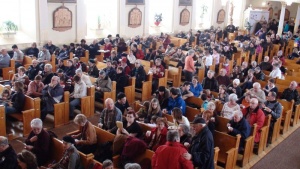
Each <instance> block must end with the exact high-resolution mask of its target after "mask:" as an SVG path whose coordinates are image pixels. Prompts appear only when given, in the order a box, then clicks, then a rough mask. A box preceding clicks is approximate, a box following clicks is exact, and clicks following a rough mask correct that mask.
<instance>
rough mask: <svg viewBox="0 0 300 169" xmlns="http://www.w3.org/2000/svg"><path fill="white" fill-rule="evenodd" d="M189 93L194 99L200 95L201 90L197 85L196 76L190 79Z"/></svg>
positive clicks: (200, 86)
mask: <svg viewBox="0 0 300 169" xmlns="http://www.w3.org/2000/svg"><path fill="white" fill-rule="evenodd" d="M190 91H191V92H192V93H193V94H194V96H195V97H199V96H200V95H201V94H202V91H203V88H202V85H201V84H200V83H199V81H198V77H197V76H194V77H193V79H192V83H191V88H190Z"/></svg>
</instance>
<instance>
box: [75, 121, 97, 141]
mask: <svg viewBox="0 0 300 169" xmlns="http://www.w3.org/2000/svg"><path fill="white" fill-rule="evenodd" d="M79 131H80V133H79V134H78V135H77V136H76V138H80V140H79V142H78V144H81V145H87V144H88V145H92V144H96V143H97V135H96V130H95V128H94V126H93V124H92V123H91V122H89V121H88V122H87V123H86V124H85V125H84V126H80V127H79Z"/></svg>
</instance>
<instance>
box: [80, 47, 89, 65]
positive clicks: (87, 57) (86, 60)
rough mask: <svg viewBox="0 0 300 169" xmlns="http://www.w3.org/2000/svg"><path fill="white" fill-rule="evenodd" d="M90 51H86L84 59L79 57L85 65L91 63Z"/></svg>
mask: <svg viewBox="0 0 300 169" xmlns="http://www.w3.org/2000/svg"><path fill="white" fill-rule="evenodd" d="M89 55H90V54H89V50H85V52H84V57H79V59H80V61H81V62H83V63H87V62H88V61H89Z"/></svg>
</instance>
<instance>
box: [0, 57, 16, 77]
mask: <svg viewBox="0 0 300 169" xmlns="http://www.w3.org/2000/svg"><path fill="white" fill-rule="evenodd" d="M13 74H15V60H13V59H10V62H9V67H6V68H2V77H3V80H11V79H10V78H11V77H12V75H13Z"/></svg>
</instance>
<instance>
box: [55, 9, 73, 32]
mask: <svg viewBox="0 0 300 169" xmlns="http://www.w3.org/2000/svg"><path fill="white" fill-rule="evenodd" d="M71 28H72V11H70V10H69V9H68V8H67V7H65V6H61V7H58V8H57V9H56V10H55V11H54V12H53V28H52V29H53V30H56V31H59V32H63V31H66V30H69V29H71Z"/></svg>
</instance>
